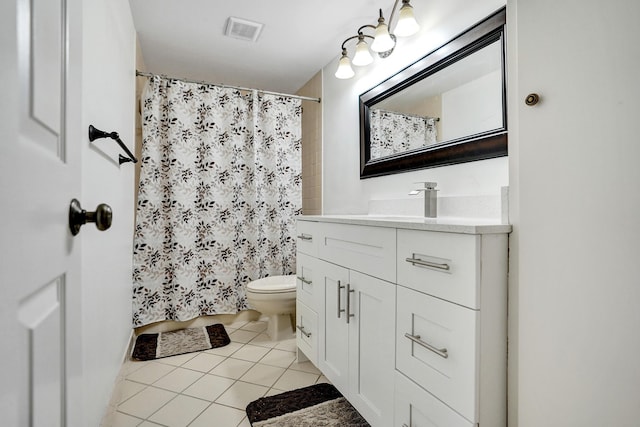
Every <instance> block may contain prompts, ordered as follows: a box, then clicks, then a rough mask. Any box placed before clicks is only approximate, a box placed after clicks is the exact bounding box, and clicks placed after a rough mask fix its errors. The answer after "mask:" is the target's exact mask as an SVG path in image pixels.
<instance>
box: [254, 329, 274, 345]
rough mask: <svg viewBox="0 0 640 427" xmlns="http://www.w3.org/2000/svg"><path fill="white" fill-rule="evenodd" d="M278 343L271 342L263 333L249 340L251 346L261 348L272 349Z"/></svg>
mask: <svg viewBox="0 0 640 427" xmlns="http://www.w3.org/2000/svg"><path fill="white" fill-rule="evenodd" d="M278 343H279V341H274V340H272V339H271V338H270V337H269V335H267V334H265V333H264V332H263V333H261V334H259V335H257V336H256V337H255V338H254V339H252V340H251V344H253V345H261V346H263V347H269V348H273V347H275V346H276V345H278Z"/></svg>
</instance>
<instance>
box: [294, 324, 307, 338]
mask: <svg viewBox="0 0 640 427" xmlns="http://www.w3.org/2000/svg"><path fill="white" fill-rule="evenodd" d="M296 328H297V329H298V330H299V331H300V332H301V333H302V335H304V336H305V337H307V338H310V337H311V332H307V331H305V330H304V326H300V325H296Z"/></svg>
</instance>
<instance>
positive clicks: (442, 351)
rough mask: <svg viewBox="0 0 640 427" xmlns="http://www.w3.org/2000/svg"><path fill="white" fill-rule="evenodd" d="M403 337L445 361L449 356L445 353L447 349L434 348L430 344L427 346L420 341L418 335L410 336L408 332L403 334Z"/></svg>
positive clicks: (426, 343)
mask: <svg viewBox="0 0 640 427" xmlns="http://www.w3.org/2000/svg"><path fill="white" fill-rule="evenodd" d="M404 336H405V337H406V338H409V339H410V340H411V341H413V342H414V343H416V344H419V345H421V346H422V347H424V348H426V349H427V350H430V351H433V352H434V353H435V354H437V355H438V356H440V357H444V358H445V359H446V358H447V357H449V354H448V353H447V349H446V348H437V347H434V346H432V345H431V344H429V343H428V342H424V341H422V340H421V339H420V335H411V334H410V333H409V332H407V333H405V334H404Z"/></svg>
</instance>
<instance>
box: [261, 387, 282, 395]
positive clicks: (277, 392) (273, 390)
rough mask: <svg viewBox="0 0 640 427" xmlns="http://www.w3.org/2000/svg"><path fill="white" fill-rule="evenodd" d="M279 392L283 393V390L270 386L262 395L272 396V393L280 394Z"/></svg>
mask: <svg viewBox="0 0 640 427" xmlns="http://www.w3.org/2000/svg"><path fill="white" fill-rule="evenodd" d="M280 393H284V390H278V389H277V388H270V389H269V391H268V392H267V394H265V395H264V397H267V396H273V395H274V394H280Z"/></svg>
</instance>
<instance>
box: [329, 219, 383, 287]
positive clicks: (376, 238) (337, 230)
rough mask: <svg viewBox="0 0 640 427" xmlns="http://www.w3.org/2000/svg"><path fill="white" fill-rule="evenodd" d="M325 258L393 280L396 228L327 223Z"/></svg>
mask: <svg viewBox="0 0 640 427" xmlns="http://www.w3.org/2000/svg"><path fill="white" fill-rule="evenodd" d="M318 255H319V257H320V258H321V259H324V260H326V261H329V262H332V263H335V264H338V265H341V266H343V267H346V268H350V269H352V270H356V271H359V272H361V273H365V274H368V275H370V276H373V277H377V278H380V279H383V280H386V281H389V282H395V281H396V230H395V229H394V228H386V227H370V226H364V225H350V224H334V223H323V224H322V228H321V229H320V239H319V241H318Z"/></svg>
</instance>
